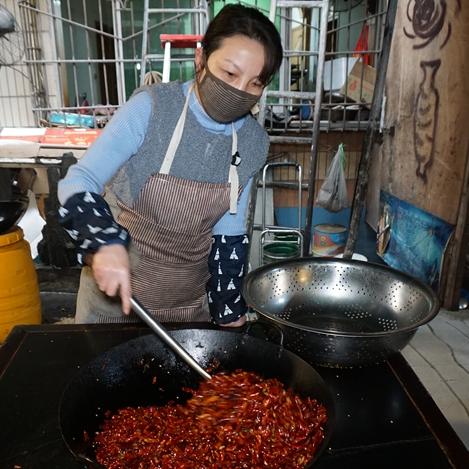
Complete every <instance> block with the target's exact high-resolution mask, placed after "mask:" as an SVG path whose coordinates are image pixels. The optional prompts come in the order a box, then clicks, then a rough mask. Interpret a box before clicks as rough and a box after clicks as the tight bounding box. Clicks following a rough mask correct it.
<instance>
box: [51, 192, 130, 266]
mask: <svg viewBox="0 0 469 469" xmlns="http://www.w3.org/2000/svg"><path fill="white" fill-rule="evenodd" d="M59 223H60V224H61V225H62V226H63V227H64V229H65V231H66V232H67V233H68V235H69V236H70V238H71V239H72V241H73V243H74V244H75V246H76V248H77V260H78V263H79V264H81V265H83V263H84V259H85V255H86V254H90V253H93V252H96V251H97V250H98V249H99V248H100V247H101V246H104V245H108V244H122V245H123V246H126V247H127V245H128V244H129V241H130V239H129V234H128V232H127V230H126V229H125V228H123V227H122V226H120V225H119V224H118V223H117V222H116V221H115V220H114V218H113V216H112V213H111V209H110V208H109V205H108V204H107V202H106V201H105V200H104V199H103V197H101V196H100V195H99V194H95V193H92V192H80V193H78V194H75V195H73V196H72V197H70V198H69V199H68V200H67V201H66V203H65V204H64V205H63V206H61V207H60V208H59Z"/></svg>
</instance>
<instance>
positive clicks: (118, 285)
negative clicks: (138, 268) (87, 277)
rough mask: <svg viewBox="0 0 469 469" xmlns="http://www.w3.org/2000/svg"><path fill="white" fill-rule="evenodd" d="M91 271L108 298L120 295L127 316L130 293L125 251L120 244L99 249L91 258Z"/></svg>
mask: <svg viewBox="0 0 469 469" xmlns="http://www.w3.org/2000/svg"><path fill="white" fill-rule="evenodd" d="M92 269H93V275H94V278H95V280H96V284H97V285H98V288H99V289H100V290H101V291H102V292H103V293H105V294H106V295H108V296H116V295H117V294H120V297H121V301H122V310H123V311H124V313H125V314H129V313H130V309H131V308H130V297H131V295H132V292H131V287H130V269H129V255H128V253H127V249H126V248H125V247H124V246H122V245H120V244H110V245H107V246H103V247H101V248H100V249H99V250H98V252H96V253H95V254H94V256H93V262H92Z"/></svg>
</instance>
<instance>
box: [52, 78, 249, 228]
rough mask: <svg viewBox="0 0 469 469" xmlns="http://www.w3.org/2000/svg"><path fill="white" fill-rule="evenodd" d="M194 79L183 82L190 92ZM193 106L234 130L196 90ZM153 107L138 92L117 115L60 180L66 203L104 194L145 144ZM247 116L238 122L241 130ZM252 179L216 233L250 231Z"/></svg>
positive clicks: (213, 128) (206, 123) (222, 129)
mask: <svg viewBox="0 0 469 469" xmlns="http://www.w3.org/2000/svg"><path fill="white" fill-rule="evenodd" d="M191 84H192V81H189V82H186V83H184V84H183V90H184V94H185V95H186V96H187V93H188V92H189V88H190V86H191ZM189 107H190V110H191V111H192V112H193V114H194V115H195V116H196V118H197V121H198V122H199V123H200V124H201V125H202V126H203V127H204V128H206V129H207V130H209V131H210V132H213V133H214V134H220V133H222V134H225V135H230V134H231V124H221V123H219V122H216V121H214V120H213V119H211V118H210V117H209V116H208V115H207V113H206V112H205V111H204V109H203V107H202V106H201V105H200V103H199V101H198V99H197V97H196V95H195V93H192V94H191V97H190V100H189ZM151 111H152V100H151V96H150V94H149V93H138V94H136V95H135V96H133V97H132V98H131V99H130V100H129V101H128V102H127V103H125V104H124V105H123V106H122V107H121V108H120V109H119V111H118V112H117V113H116V114H115V115H114V116H113V118H112V119H111V121H110V122H109V123H108V124H107V126H106V130H105V132H103V133H102V134H101V135H100V136H99V137H98V139H97V140H96V141H95V142H94V144H93V145H92V146H91V147H90V148H89V149H88V150H87V152H86V153H85V155H84V156H83V157H82V158H81V159H80V161H79V163H78V164H76V165H74V166H72V167H71V168H70V169H69V172H68V174H67V177H66V178H65V179H64V180H62V181H60V182H59V187H58V197H59V201H60V203H61V204H62V205H64V204H65V202H66V201H67V200H68V199H69V198H70V197H71V196H73V195H74V194H77V193H80V192H92V193H97V194H101V193H102V192H103V190H104V186H105V185H106V184H107V183H108V182H109V181H110V179H111V178H112V177H113V176H114V174H115V173H116V172H117V171H118V170H119V168H120V167H121V166H122V165H123V164H124V163H125V162H126V161H127V160H128V159H129V158H130V157H131V156H132V155H134V154H135V153H136V152H137V150H138V149H139V147H140V146H141V145H142V143H143V141H144V138H145V133H146V130H147V127H148V122H149V120H150V116H151ZM244 120H245V117H242V118H241V119H238V120H237V121H236V122H235V123H234V125H235V128H236V130H239V129H240V128H241V126H242V125H243V123H244ZM251 183H252V180H250V181H249V182H248V184H246V187H244V189H243V192H242V194H241V196H240V198H239V201H238V213H237V214H236V215H233V214H230V213H228V212H227V213H226V214H225V215H224V216H223V217H222V218H221V219H220V220H219V221H218V223H217V224H216V225H215V226H214V227H213V234H214V235H229V236H236V235H241V234H244V233H245V232H246V213H247V205H248V200H249V192H250V188H251Z"/></svg>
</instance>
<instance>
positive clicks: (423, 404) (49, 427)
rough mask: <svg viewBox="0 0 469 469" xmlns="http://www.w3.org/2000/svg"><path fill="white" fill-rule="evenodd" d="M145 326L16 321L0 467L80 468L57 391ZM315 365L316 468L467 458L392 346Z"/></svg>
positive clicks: (1, 387)
mask: <svg viewBox="0 0 469 469" xmlns="http://www.w3.org/2000/svg"><path fill="white" fill-rule="evenodd" d="M179 327H182V326H179ZM196 327H198V328H200V327H202V326H201V325H187V324H186V325H184V328H196ZM205 327H206V328H211V326H207V325H206V326H205ZM169 328H171V326H169ZM148 333H149V329H148V328H146V327H142V326H124V325H92V326H67V325H59V326H54V325H44V326H23V327H16V328H15V329H14V331H13V332H12V333H11V334H10V336H9V337H8V339H7V341H6V342H5V344H4V345H3V346H2V347H1V348H0V398H1V406H0V442H1V443H0V468H1V469H7V468H8V469H10V468H11V469H13V468H15V469H26V468H33V469H36V468H37V469H39V468H44V469H46V468H47V469H53V468H60V469H68V468H70V469H73V468H86V467H87V465H86V464H85V463H83V462H82V461H78V460H76V459H75V458H74V456H73V455H72V454H71V453H70V452H69V450H68V449H67V447H66V445H65V443H64V442H63V440H62V437H61V432H60V428H59V417H58V411H59V402H60V398H61V395H62V392H63V390H64V388H65V386H66V384H67V383H68V381H69V380H70V378H71V377H72V376H73V374H74V373H75V372H76V371H77V370H78V369H79V368H80V367H81V366H83V365H85V364H86V363H87V362H89V361H90V360H91V359H93V358H94V357H95V356H97V355H99V354H100V353H102V352H104V351H106V350H108V349H109V348H111V347H113V346H115V345H118V344H120V343H122V342H125V341H127V340H130V339H132V338H134V337H137V336H141V335H146V334H148ZM316 370H317V371H318V372H319V373H320V374H321V376H322V377H323V379H324V380H325V382H326V384H327V385H328V386H329V388H330V390H331V392H332V394H333V396H334V398H335V405H336V414H337V417H336V424H335V427H334V432H333V435H332V438H331V441H330V443H329V448H328V449H327V450H326V451H325V452H324V453H323V455H322V456H321V457H320V458H319V460H318V461H317V463H316V464H315V467H317V468H318V469H336V468H340V469H353V468H360V469H366V468H373V469H386V468H393V469H395V468H398V469H407V468H409V469H410V468H412V469H415V468H420V467H425V468H426V469H432V468H434V469H444V468H451V467H453V468H468V467H469V453H468V452H467V451H466V450H465V448H464V445H463V444H462V443H461V441H460V440H459V439H458V437H457V436H456V434H455V433H454V431H453V430H452V428H451V427H450V426H449V424H448V422H447V421H446V420H445V419H444V417H443V416H442V414H441V413H440V412H439V410H438V408H437V407H436V405H435V404H434V402H433V401H432V399H431V398H430V396H429V395H428V393H427V392H426V391H425V389H424V388H423V387H422V385H421V384H420V383H419V381H418V379H417V378H416V376H415V374H414V373H413V372H412V370H411V369H410V367H409V366H408V365H407V363H406V362H405V360H404V359H403V358H402V357H401V356H400V355H397V356H396V357H394V358H393V359H392V360H390V361H389V362H388V363H386V364H383V365H379V366H374V367H368V368H355V369H333V368H322V367H316ZM286 469H287V468H286Z"/></svg>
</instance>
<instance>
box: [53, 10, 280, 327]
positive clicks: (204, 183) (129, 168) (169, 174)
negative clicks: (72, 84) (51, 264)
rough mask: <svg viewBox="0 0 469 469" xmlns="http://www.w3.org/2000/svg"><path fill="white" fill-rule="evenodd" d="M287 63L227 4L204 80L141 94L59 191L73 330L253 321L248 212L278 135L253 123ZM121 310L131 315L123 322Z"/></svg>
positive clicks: (205, 55) (203, 64)
mask: <svg viewBox="0 0 469 469" xmlns="http://www.w3.org/2000/svg"><path fill="white" fill-rule="evenodd" d="M281 60H282V46H281V42H280V37H279V34H278V32H277V30H276V29H275V26H274V25H273V24H272V23H271V22H270V21H269V20H268V19H267V17H265V16H264V15H263V14H262V13H260V12H259V11H257V10H256V9H254V8H247V7H244V6H241V5H227V6H225V7H224V8H223V9H222V10H221V11H220V13H219V14H218V15H217V16H216V17H215V18H214V19H213V21H212V22H211V23H210V25H209V27H208V29H207V31H206V34H205V36H204V38H203V41H202V48H200V49H197V50H196V55H195V66H196V78H195V80H193V81H190V82H186V83H183V84H181V83H179V82H171V83H167V84H158V85H152V86H149V87H144V88H141V89H139V90H137V92H136V93H134V95H133V96H132V98H131V99H130V100H129V101H128V102H127V103H126V104H125V105H124V106H122V108H121V109H120V110H119V111H118V112H117V113H116V115H115V116H114V117H113V118H112V120H111V122H110V123H109V124H108V125H107V126H106V128H105V129H104V131H103V132H102V134H101V135H100V137H99V138H98V139H97V140H96V141H95V143H94V144H93V145H92V146H91V147H90V148H89V150H88V151H87V152H86V154H85V155H84V156H83V158H82V159H81V160H80V161H79V162H78V163H77V164H76V165H74V166H72V167H71V168H70V169H69V171H68V173H67V175H66V177H65V178H64V179H63V180H62V181H60V183H59V190H58V195H59V200H60V203H61V204H62V206H61V208H60V210H59V216H60V221H61V224H62V225H63V226H64V228H65V229H66V231H67V232H68V233H69V235H70V237H71V238H72V239H73V241H74V243H75V244H76V246H77V250H78V260H79V262H80V263H81V264H83V265H84V267H83V269H82V273H81V279H80V288H79V292H78V299H77V311H76V316H75V321H76V322H77V323H107V322H129V321H136V320H137V318H136V316H133V315H130V297H131V295H135V296H136V298H138V299H139V301H140V302H141V303H143V305H144V306H145V307H146V308H147V309H148V310H149V311H150V313H151V314H152V315H153V316H154V317H155V318H156V319H158V320H160V321H207V320H209V319H210V317H211V319H212V320H213V321H214V322H215V323H217V324H220V325H223V326H240V325H242V324H244V322H245V312H246V305H245V303H244V301H243V299H242V298H241V296H240V287H241V282H242V279H243V273H244V272H243V270H244V269H243V266H244V263H245V260H246V256H247V253H248V238H247V236H246V234H245V233H246V212H247V204H248V198H249V191H250V186H251V184H252V178H253V176H254V175H255V174H256V173H257V172H258V171H259V169H260V168H261V167H262V166H263V164H264V162H265V159H266V157H267V152H268V146H269V141H268V136H267V134H266V133H265V131H264V130H263V129H262V128H261V126H259V124H258V123H257V121H256V120H255V119H254V118H253V117H252V116H251V115H250V110H251V108H252V107H253V106H254V105H255V104H256V102H257V101H258V100H259V98H260V96H261V94H262V91H263V89H264V87H265V86H266V85H267V84H268V83H269V81H270V80H271V79H272V76H273V75H274V74H275V73H276V71H277V70H278V68H279V66H280V62H281ZM122 311H123V312H124V313H125V314H122Z"/></svg>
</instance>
